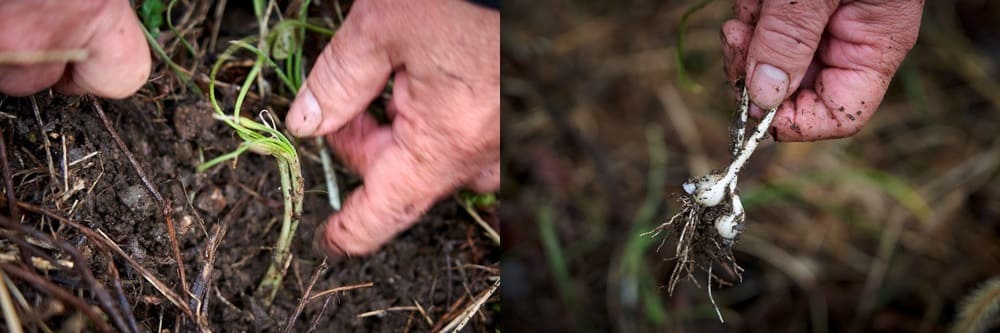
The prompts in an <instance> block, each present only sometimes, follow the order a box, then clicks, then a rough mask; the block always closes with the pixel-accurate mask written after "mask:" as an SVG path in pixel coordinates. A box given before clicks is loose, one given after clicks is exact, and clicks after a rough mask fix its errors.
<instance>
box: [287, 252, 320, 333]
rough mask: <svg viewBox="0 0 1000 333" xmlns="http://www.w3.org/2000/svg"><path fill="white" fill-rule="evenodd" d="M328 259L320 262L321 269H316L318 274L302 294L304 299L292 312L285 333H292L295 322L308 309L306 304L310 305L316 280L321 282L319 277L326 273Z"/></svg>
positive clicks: (310, 280) (300, 300) (310, 279)
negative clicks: (310, 296) (310, 297)
mask: <svg viewBox="0 0 1000 333" xmlns="http://www.w3.org/2000/svg"><path fill="white" fill-rule="evenodd" d="M326 268H327V266H326V259H325V258H324V259H323V262H320V264H319V267H317V268H316V272H314V273H313V275H312V277H311V278H309V285H308V286H307V287H306V290H305V291H303V292H302V298H301V299H299V305H296V306H295V312H292V316H291V317H288V324H286V325H285V333H291V332H292V327H294V326H295V320H296V319H298V318H299V315H301V314H302V309H304V308H305V307H306V303H309V293H311V292H312V289H313V286H315V285H316V280H319V276H320V275H323V273H324V272H326Z"/></svg>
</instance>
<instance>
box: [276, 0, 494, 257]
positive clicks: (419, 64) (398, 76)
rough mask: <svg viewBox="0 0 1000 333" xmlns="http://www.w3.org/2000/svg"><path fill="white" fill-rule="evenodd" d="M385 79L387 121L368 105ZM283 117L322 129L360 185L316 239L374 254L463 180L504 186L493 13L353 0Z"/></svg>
mask: <svg viewBox="0 0 1000 333" xmlns="http://www.w3.org/2000/svg"><path fill="white" fill-rule="evenodd" d="M390 76H392V77H393V89H392V99H391V101H390V102H389V106H388V110H387V113H388V115H389V118H390V120H391V124H389V125H380V124H379V123H378V122H377V121H376V119H375V118H373V117H372V115H370V114H368V113H367V112H365V109H366V108H367V106H368V104H369V103H370V102H371V101H372V100H373V99H374V98H375V97H376V96H378V95H379V94H380V93H381V92H382V89H383V88H384V87H385V86H386V83H387V81H388V79H389V77H390ZM285 123H286V124H287V126H288V129H289V130H290V131H291V132H292V134H295V135H296V136H319V135H326V138H327V141H328V142H329V143H330V145H331V146H332V147H333V149H334V151H336V152H337V153H338V154H339V156H340V158H341V159H342V160H343V161H344V162H346V163H347V164H348V165H349V166H350V167H352V168H353V169H354V170H356V171H357V172H358V173H359V174H360V175H361V176H362V177H363V178H364V185H363V186H361V187H360V188H358V189H357V190H355V191H354V193H352V194H351V195H350V197H349V198H348V199H347V201H346V203H345V204H344V209H343V211H341V212H339V213H335V214H333V215H331V216H330V217H329V219H328V220H327V221H326V223H325V224H323V225H322V226H320V229H319V230H318V231H317V234H316V239H317V241H318V242H319V244H320V245H321V246H322V247H323V249H324V250H326V251H327V253H329V254H332V255H335V256H339V255H363V254H368V253H371V252H374V251H375V250H376V249H378V247H379V246H380V245H382V244H383V243H385V242H387V241H388V240H390V239H392V238H393V237H394V236H395V235H396V234H398V233H400V232H402V231H403V230H405V229H406V228H408V227H409V226H410V225H412V224H413V223H415V222H416V220H417V218H419V217H420V215H421V214H423V213H424V212H425V211H426V210H427V209H429V208H430V206H431V205H432V204H433V203H434V202H435V201H437V200H438V199H440V198H442V197H443V196H445V195H447V194H448V193H450V192H452V191H454V190H455V189H456V188H458V187H460V186H466V187H468V188H470V189H472V190H475V191H480V192H484V191H491V190H495V189H496V188H498V187H499V184H500V173H499V169H500V162H499V161H500V13H499V12H498V11H496V10H491V9H488V8H484V7H480V6H478V5H474V4H472V3H469V2H466V1H439V0H414V1H394V0H360V1H357V2H355V3H354V5H353V8H352V9H351V12H350V14H349V15H348V17H347V20H346V21H345V22H344V24H343V26H341V27H340V29H339V30H338V31H337V33H336V35H335V36H334V37H333V39H332V41H331V42H330V44H329V45H327V47H326V49H325V50H324V51H323V53H322V54H320V56H319V59H318V60H317V61H316V65H315V66H314V68H313V69H312V72H311V73H310V75H309V77H308V79H307V82H306V84H305V86H304V87H303V88H302V90H301V91H300V92H299V94H298V96H297V97H296V98H295V102H294V103H293V104H292V107H291V109H290V110H289V111H288V116H287V117H286V121H285Z"/></svg>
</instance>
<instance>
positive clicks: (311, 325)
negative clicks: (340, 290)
mask: <svg viewBox="0 0 1000 333" xmlns="http://www.w3.org/2000/svg"><path fill="white" fill-rule="evenodd" d="M330 298H332V296H327V297H326V298H324V299H323V307H322V308H320V309H319V313H317V314H316V317H314V318H313V320H312V322H311V323H309V330H307V331H306V333H312V332H313V331H315V330H316V326H317V325H319V320H320V319H321V318H323V313H325V312H326V307H327V305H330Z"/></svg>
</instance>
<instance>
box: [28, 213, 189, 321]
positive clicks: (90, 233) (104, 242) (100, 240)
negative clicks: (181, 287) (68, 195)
mask: <svg viewBox="0 0 1000 333" xmlns="http://www.w3.org/2000/svg"><path fill="white" fill-rule="evenodd" d="M17 205H18V206H19V207H20V208H21V209H23V210H26V211H29V212H32V213H37V214H42V215H45V216H48V217H50V218H52V219H55V220H56V221H59V222H61V223H64V224H66V225H68V226H70V227H73V228H74V229H76V230H77V231H79V232H80V233H82V234H83V235H84V236H87V238H88V239H90V240H91V241H93V242H95V243H97V245H99V246H101V247H104V248H106V249H110V250H111V251H113V252H114V253H115V254H117V255H118V256H119V257H121V258H123V259H125V261H128V263H129V264H130V265H132V268H133V269H135V270H137V271H139V274H141V275H142V277H143V278H145V279H146V281H149V283H150V284H152V285H153V287H154V288H156V290H157V291H159V292H160V293H161V294H163V296H164V297H166V298H167V300H169V301H170V302H171V303H173V304H174V305H175V306H177V308H179V309H181V311H182V312H184V314H186V315H187V316H188V317H190V318H194V314H193V313H192V312H191V308H189V307H188V306H187V304H184V302H183V301H182V298H181V297H179V296H178V295H177V293H175V292H174V291H173V290H171V289H170V288H169V287H167V284H166V283H163V281H160V279H158V278H157V277H156V275H154V274H153V272H151V271H149V270H148V269H146V268H145V267H143V266H142V265H140V264H139V262H137V261H135V259H132V257H131V256H129V255H128V254H127V253H125V251H122V249H121V248H120V247H118V245H117V244H115V243H114V242H112V241H111V240H110V239H108V238H106V237H104V236H101V234H98V233H97V232H96V231H94V229H91V228H89V227H87V226H85V225H82V224H79V223H77V222H74V221H72V220H70V219H68V218H65V217H63V216H61V215H59V214H57V213H55V212H52V211H50V210H48V209H44V208H41V207H38V206H35V205H32V204H29V203H26V202H18V203H17ZM77 265H79V263H77Z"/></svg>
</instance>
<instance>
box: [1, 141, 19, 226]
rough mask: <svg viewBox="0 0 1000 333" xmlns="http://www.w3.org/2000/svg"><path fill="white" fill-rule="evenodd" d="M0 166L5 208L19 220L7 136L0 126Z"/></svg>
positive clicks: (12, 216) (13, 217)
mask: <svg viewBox="0 0 1000 333" xmlns="http://www.w3.org/2000/svg"><path fill="white" fill-rule="evenodd" d="M0 168H2V169H3V186H4V190H5V191H6V192H7V209H8V210H9V211H10V218H12V219H14V221H17V220H20V219H21V217H20V212H18V211H17V205H15V204H13V203H14V202H17V200H15V199H14V177H13V176H11V173H10V164H9V162H8V161H7V138H6V137H4V133H3V128H0Z"/></svg>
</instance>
